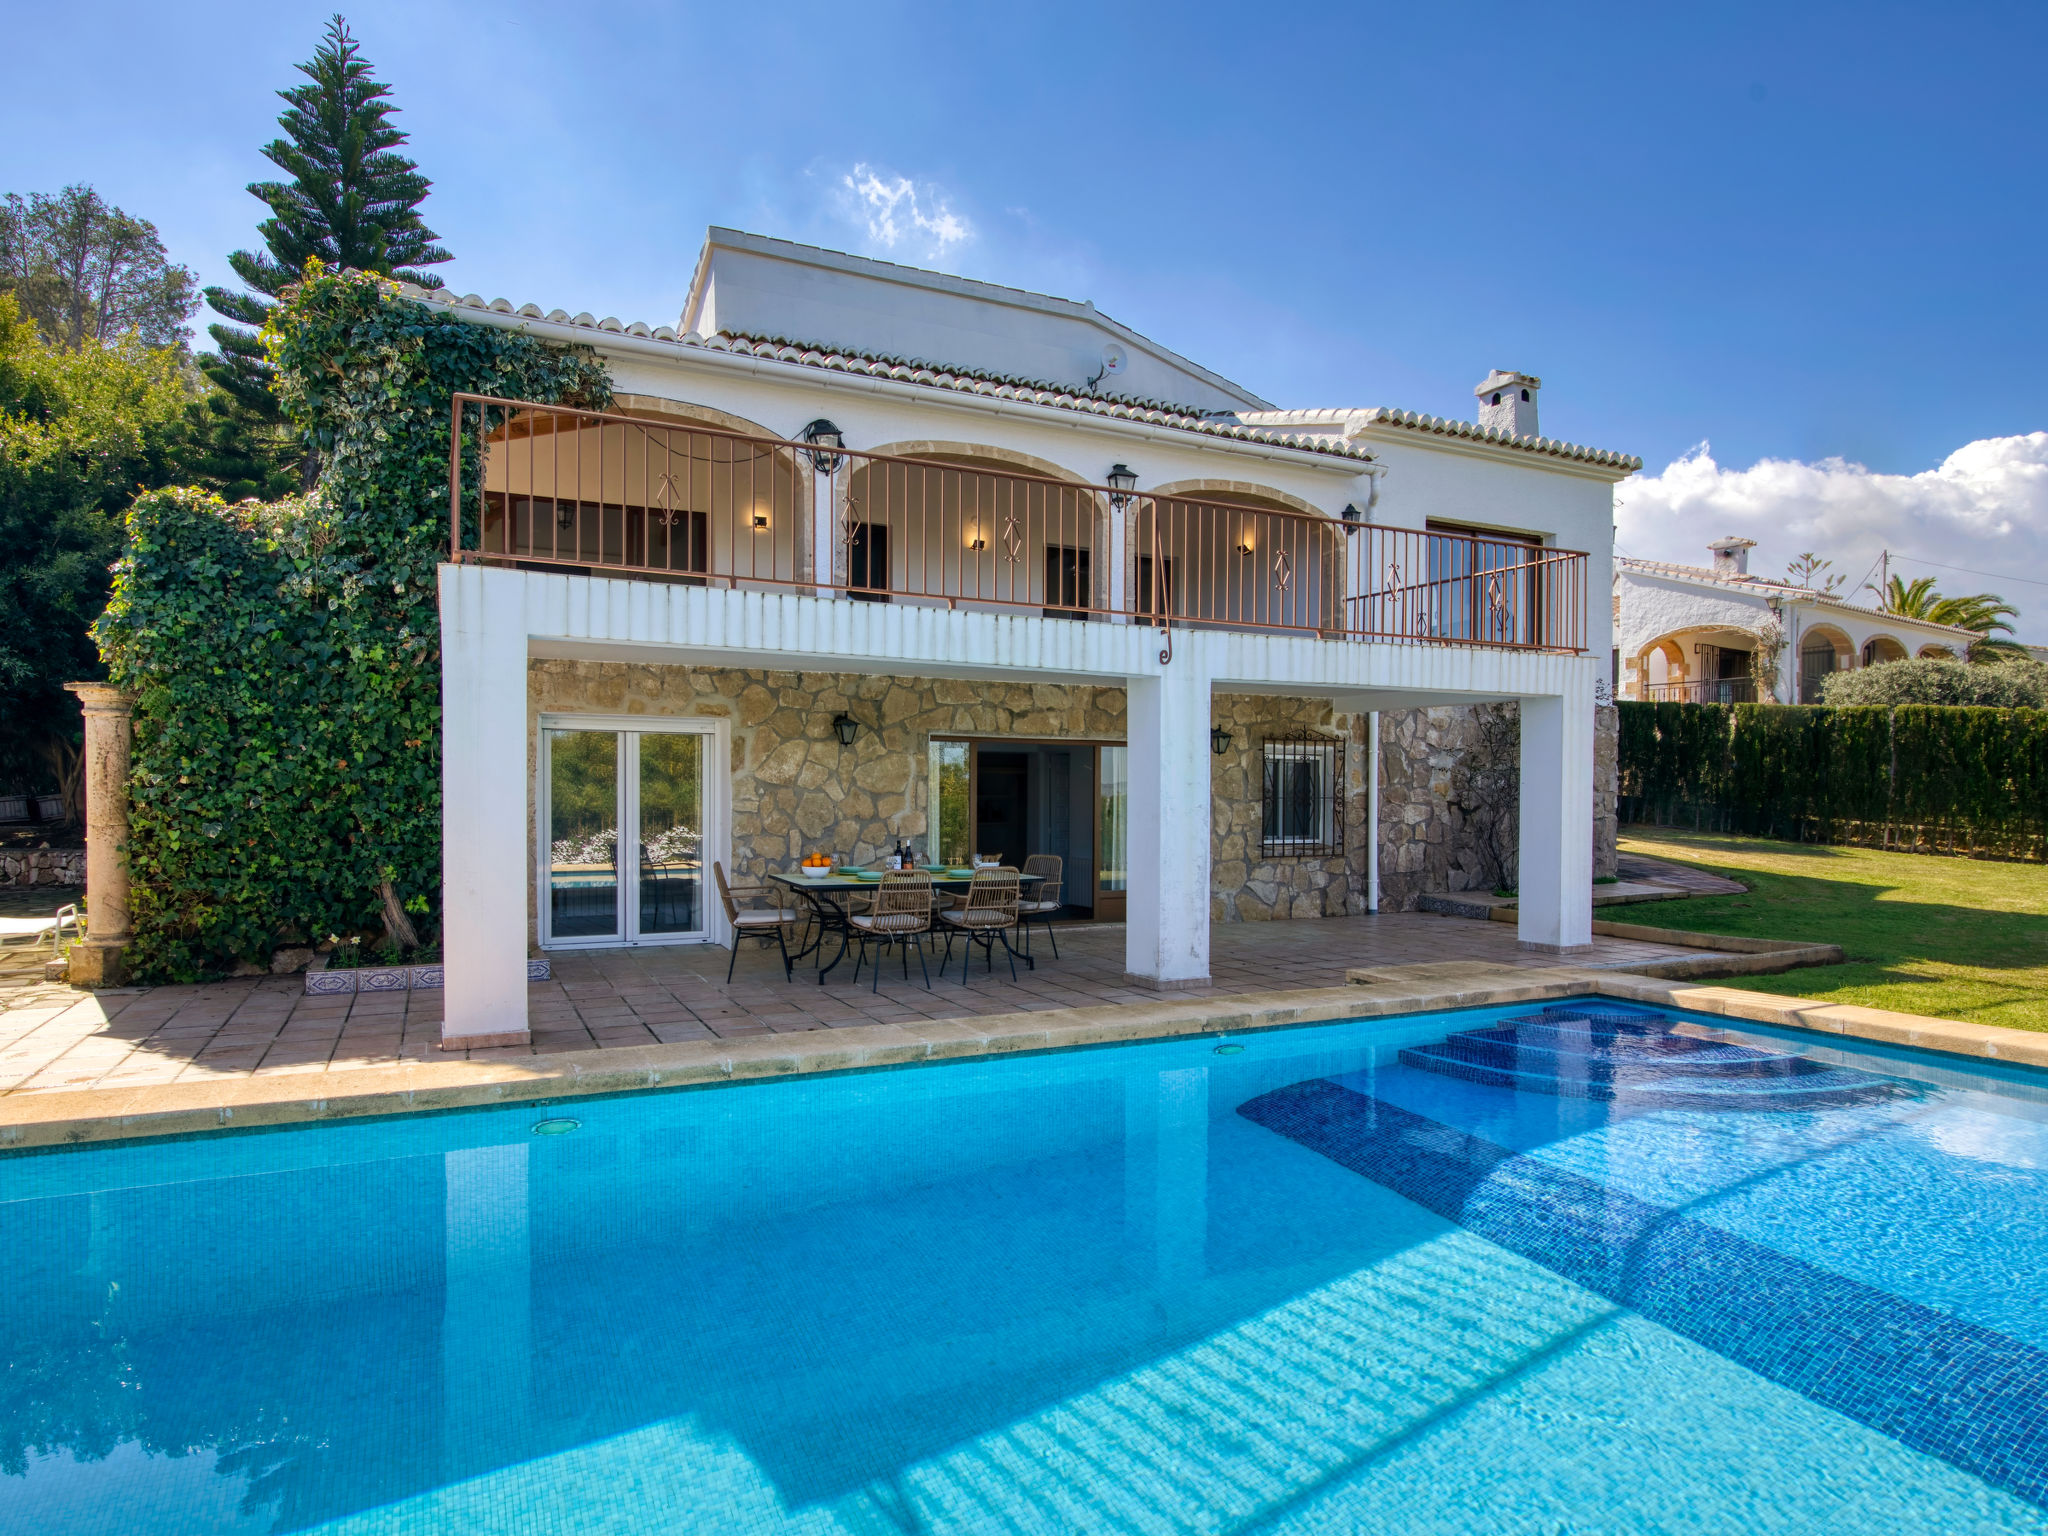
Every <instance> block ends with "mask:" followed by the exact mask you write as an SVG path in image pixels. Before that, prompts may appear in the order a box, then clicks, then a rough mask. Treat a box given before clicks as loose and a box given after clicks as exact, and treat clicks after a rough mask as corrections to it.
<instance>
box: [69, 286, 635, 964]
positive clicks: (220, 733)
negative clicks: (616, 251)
mask: <svg viewBox="0 0 2048 1536" xmlns="http://www.w3.org/2000/svg"><path fill="white" fill-rule="evenodd" d="M264 337H265V342H266V345H267V347H268V349H269V352H270V356H271V358H272V360H273V361H274V362H275V363H276V365H277V368H278V376H277V389H278V394H279V398H280V401H281V403H282V405H283V408H284V411H285V414H286V416H287V417H288V418H289V419H290V420H291V422H292V423H293V425H294V427H296V428H297V430H298V431H299V432H300V434H301V435H302V436H303V437H304V438H305V439H306V440H307V441H309V442H310V443H312V444H313V445H314V446H315V447H316V448H317V449H318V450H319V452H320V455H321V459H322V462H323V464H324V465H325V469H324V470H323V472H322V475H321V478H320V481H319V484H318V485H317V486H316V487H315V489H314V490H313V492H312V493H311V494H310V495H308V496H305V497H297V498H292V499H290V500H286V501H281V502H277V503H273V504H269V505H265V504H261V503H256V502H241V503H237V504H236V505H234V506H228V505H225V504H223V503H222V502H221V500H220V499H219V498H218V497H215V496H211V495H207V494H205V493H202V492H199V491H193V490H170V491H159V492H154V493H151V494H149V495H145V496H143V497H141V498H139V499H138V500H137V501H136V503H135V504H134V506H133V507H132V508H131V509H130V511H129V514H128V544H127V553H126V556H125V558H124V559H123V560H122V561H121V563H120V564H119V565H118V566H117V567H116V568H115V582H114V593H113V598H112V601H111V602H110V603H109V605H108V607H107V611H106V613H105V614H104V615H103V616H102V617H101V619H100V621H99V624H98V626H97V627H96V629H95V637H96V638H97V639H98V641H99V643H100V647H101V650H102V652H103V653H104V655H105V657H106V660H107V666H108V671H109V674H110V676H111V677H112V678H113V680H114V681H115V682H117V683H119V684H121V685H122V686H124V687H127V688H129V689H131V690H133V691H134V692H135V694H136V696H137V703H136V709H135V754H134V773H133V778H132V780H131V786H130V787H131V804H132V810H131V834H130V848H129V863H130V869H131V871H132V874H133V880H134V894H133V906H134V915H135V925H136V937H135V946H134V951H133V955H132V964H133V965H134V967H135V969H136V972H137V974H138V975H139V976H141V977H142V978H144V979H153V980H188V979H192V978H194V977H198V976H203V975H206V974H210V973H214V972H218V971H220V970H222V969H225V968H226V967H227V966H228V965H230V964H231V963H232V962H233V961H234V960H236V959H252V960H254V959H260V958H262V957H263V956H264V955H265V954H267V953H268V951H269V949H270V948H271V947H272V946H273V945H274V944H276V943H278V942H280V941H304V940H308V939H318V938H321V937H324V936H325V935H327V934H329V933H349V932H353V931H359V930H362V929H364V928H366V927H370V926H372V925H374V924H375V922H376V921H377V919H378V915H379V913H380V912H381V911H382V910H383V907H384V903H383V900H382V896H381V892H380V888H381V887H383V886H386V885H388V886H390V887H391V888H392V889H393V892H394V895H395V897H396V898H397V899H399V900H405V899H406V898H410V900H409V901H407V902H406V905H407V907H408V909H409V910H413V911H417V910H419V908H420V907H421V905H422V903H421V902H420V900H419V898H420V897H421V896H424V895H429V894H430V893H437V892H438V890H439V886H440V861H441V854H440V837H441V831H440V829H441V752H440V734H439V733H440V716H441V709H440V616H439V610H438V607H437V593H436V586H435V583H436V569H437V567H438V565H439V563H440V561H441V560H442V559H443V558H444V557H445V553H446V545H447V537H448V422H449V402H450V396H451V395H452V394H454V393H455V392H457V391H462V390H470V391H476V392H478V393H482V394H491V395H500V396H512V397H518V398H527V399H534V400H542V401H561V402H565V403H571V404H579V405H595V406H603V405H605V404H607V403H608V402H609V399H610V390H609V385H608V383H607V380H606V378H605V375H604V372H603V369H602V366H601V365H600V364H599V363H598V362H597V361H596V359H595V358H594V357H592V356H591V355H590V354H589V353H588V351H587V350H585V349H565V348H559V347H552V346H548V345H546V344H544V343H542V342H539V341H536V340H534V339H533V338H531V337H528V336H522V335H520V334H518V333H516V332H513V331H506V330H499V329H497V328H495V327H489V326H481V325H471V324H466V323H464V322H463V321H460V320H457V319H455V318H453V317H452V316H447V315H443V314H439V313H437V312H435V311H434V310H431V309H428V308H427V307H426V306H424V305H420V304H415V303H412V302H410V301H408V300H405V299H402V298H400V297H398V295H397V291H396V288H395V286H394V285H393V284H391V283H390V282H389V281H387V280H383V279H379V278H375V277H370V276H366V275H363V274H360V273H346V274H327V273H321V272H319V271H318V270H317V269H316V268H311V267H309V269H308V276H307V278H306V280H305V281H304V282H302V283H301V284H300V285H299V286H298V288H297V289H296V290H293V291H291V292H290V293H289V294H288V295H287V297H286V299H285V301H284V302H283V303H282V304H281V305H280V306H279V307H278V309H277V310H276V311H274V312H273V314H272V316H271V318H270V322H269V324H268V325H267V326H266V327H265V330H264ZM479 457H480V456H479V455H476V454H470V455H465V460H464V462H465V474H466V475H467V476H469V477H471V479H472V481H473V477H474V476H475V474H476V473H477V470H476V465H477V463H478V461H479ZM472 489H474V486H473V484H472ZM428 915H429V916H431V913H429V914H428ZM426 926H427V927H428V929H429V930H430V932H429V934H423V935H422V937H430V936H431V928H432V923H431V921H430V922H428V923H427V924H426Z"/></svg>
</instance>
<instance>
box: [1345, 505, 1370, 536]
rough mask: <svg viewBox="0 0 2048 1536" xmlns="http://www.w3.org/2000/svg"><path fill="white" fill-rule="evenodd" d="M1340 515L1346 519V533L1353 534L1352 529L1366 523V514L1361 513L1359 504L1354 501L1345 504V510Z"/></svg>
mask: <svg viewBox="0 0 2048 1536" xmlns="http://www.w3.org/2000/svg"><path fill="white" fill-rule="evenodd" d="M1339 515H1340V516H1342V517H1343V519H1344V531H1345V532H1346V533H1349V532H1351V530H1352V529H1354V528H1356V527H1357V526H1358V525H1359V524H1360V523H1363V522H1364V521H1365V514H1364V513H1363V512H1361V511H1359V510H1358V504H1357V503H1356V502H1352V501H1347V502H1345V503H1344V510H1343V512H1342V513H1341V514H1339Z"/></svg>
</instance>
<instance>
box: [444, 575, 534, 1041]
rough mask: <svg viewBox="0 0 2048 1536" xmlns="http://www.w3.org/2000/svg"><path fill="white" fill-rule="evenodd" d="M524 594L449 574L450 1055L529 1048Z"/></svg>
mask: <svg viewBox="0 0 2048 1536" xmlns="http://www.w3.org/2000/svg"><path fill="white" fill-rule="evenodd" d="M523 591H524V583H523V582H522V581H521V580H520V578H519V577H518V576H516V575H514V574H512V573H509V572H498V571H488V570H485V569H484V568H483V567H481V566H475V565H444V566H442V567H441V953H442V962H443V966H444V973H445V977H446V989H447V990H446V991H445V993H444V994H443V997H444V1002H443V1005H442V1006H443V1015H442V1021H441V1048H442V1049H443V1050H466V1049H468V1048H470V1047H472V1046H485V1045H524V1044H525V1043H526V1042H527V1039H528V1035H527V1024H526V891H527V886H528V885H529V884H530V883H531V880H532V873H531V871H530V870H528V868H527V865H526V834H527V822H528V817H529V813H528V809H527V794H526V791H527V779H526V772H527V770H526V622H525V616H524V614H523V612H522V610H521V607H520V596H521V594H522V593H523Z"/></svg>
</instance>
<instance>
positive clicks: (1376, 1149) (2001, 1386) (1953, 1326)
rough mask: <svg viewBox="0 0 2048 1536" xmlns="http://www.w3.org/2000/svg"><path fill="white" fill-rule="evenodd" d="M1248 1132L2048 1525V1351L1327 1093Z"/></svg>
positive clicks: (1478, 1141) (1358, 1098)
mask: <svg viewBox="0 0 2048 1536" xmlns="http://www.w3.org/2000/svg"><path fill="white" fill-rule="evenodd" d="M1238 1113H1239V1114H1241V1115H1243V1116H1244V1117H1245V1118H1246V1119H1248V1120H1251V1121H1253V1122H1254V1123H1256V1124H1258V1125H1262V1126H1265V1127H1266V1128H1267V1129H1269V1130H1272V1131H1275V1132H1277V1133H1278V1134H1280V1135H1282V1136H1285V1137H1287V1138H1288V1139H1289V1140H1291V1141H1294V1142H1297V1143H1298V1144H1300V1145H1302V1146H1304V1147H1307V1148H1309V1149H1310V1150H1312V1151H1314V1152H1317V1153H1320V1154H1321V1155H1323V1156H1324V1157H1327V1158H1329V1159H1330V1160H1331V1161H1333V1162H1335V1163H1338V1164H1339V1165H1341V1166H1342V1167H1345V1168H1348V1169H1350V1170H1352V1171H1353V1172H1355V1173H1358V1174H1362V1175H1363V1176H1364V1177H1366V1178H1368V1179H1371V1180H1373V1181H1374V1182H1375V1183H1377V1184H1381V1185H1384V1186H1385V1187H1387V1188H1389V1189H1392V1190H1394V1191H1395V1192H1397V1193H1399V1194H1401V1195H1404V1196H1406V1197H1407V1198H1408V1199H1410V1200H1413V1201H1415V1202H1416V1203H1417V1204H1419V1205H1422V1206H1424V1207H1425V1208H1427V1209H1429V1210H1431V1211H1434V1212H1436V1213H1437V1214H1438V1215H1440V1216H1444V1217H1447V1218H1448V1219H1450V1220H1452V1221H1455V1222H1457V1223H1459V1224H1460V1225H1461V1226H1464V1227H1466V1228H1469V1229H1470V1230H1472V1231H1474V1232H1476V1233H1478V1234H1479V1235H1480V1236H1482V1237H1485V1238H1487V1239H1488V1240H1489V1241H1491V1242H1494V1243H1497V1244H1499V1245H1500V1246H1501V1247H1503V1248H1506V1249H1508V1250H1510V1251H1512V1252H1515V1253H1518V1254H1521V1255H1523V1256H1524V1257H1526V1258H1529V1259H1533V1260H1534V1261H1536V1262H1537V1263H1539V1264H1542V1265H1544V1266H1545V1267H1546V1268H1549V1269H1551V1270H1553V1271H1554V1272H1556V1273H1558V1274H1561V1275H1563V1276H1565V1277H1566V1278H1568V1279H1570V1280H1573V1281H1576V1282H1577V1283H1578V1284H1580V1285H1583V1286H1585V1287H1586V1288H1587V1289H1588V1290H1591V1291H1593V1292H1595V1293H1597V1294H1599V1295H1601V1296H1604V1297H1606V1298H1607V1299H1609V1300H1610V1301H1614V1302H1616V1303H1619V1304H1620V1305H1623V1306H1626V1307H1629V1308H1632V1309H1633V1310H1634V1311H1636V1312H1638V1313H1640V1314H1641V1315H1642V1316H1644V1317H1646V1318H1648V1319H1650V1320H1651V1321H1653V1322H1655V1323H1658V1324H1660V1325H1661V1326H1663V1327H1666V1328H1669V1329H1670V1330H1671V1331H1672V1332H1674V1333H1677V1334H1680V1335H1682V1336H1683V1337H1685V1338H1688V1339H1691V1340H1692V1341H1694V1342H1695V1343H1697V1344H1700V1345H1703V1346H1704V1347H1706V1348H1708V1349H1711V1350H1713V1351H1714V1352H1715V1353H1717V1354H1719V1355H1721V1356H1723V1357H1725V1358H1727V1359H1729V1360H1732V1361H1734V1362H1735V1363H1736V1364H1738V1365H1741V1366H1744V1367H1746V1368H1747V1369H1749V1370H1751V1371H1754V1372H1756V1373H1757V1374H1758V1375H1759V1376H1762V1377H1764V1378H1765V1379H1767V1380H1769V1381H1772V1382H1775V1383H1777V1384H1778V1385H1779V1386H1782V1387H1786V1388H1789V1389H1790V1390H1792V1391H1795V1392H1798V1393H1800V1394H1801V1395H1802V1396H1804V1397H1806V1398H1808V1399H1810V1400H1811V1401H1813V1402H1816V1403H1819V1404H1821V1405H1822V1406H1824V1407H1827V1408H1831V1409H1833V1410H1835V1411H1836V1412H1838V1413H1841V1414H1844V1415H1846V1416H1847V1417H1849V1418H1851V1419H1854V1420H1856V1421H1857V1422H1858V1423H1861V1424H1864V1425H1867V1426H1868V1427H1869V1428H1871V1429H1873V1430H1876V1431H1877V1432H1878V1433H1880V1434H1883V1435H1887V1436H1890V1437H1891V1438H1892V1439H1894V1440H1896V1441H1898V1442H1899V1443H1900V1444H1902V1445H1906V1446H1908V1447H1911V1448H1912V1449H1914V1450H1917V1451H1922V1452H1924V1453H1926V1454H1928V1455H1932V1456H1937V1457H1940V1458H1941V1459H1942V1460H1944V1461H1946V1462H1948V1463H1949V1464H1950V1465H1952V1466H1955V1467H1958V1468H1960V1469H1961V1470H1963V1471H1965V1472H1968V1473H1970V1474H1972V1475H1974V1476H1976V1477H1979V1478H1982V1479H1983V1480H1984V1481H1986V1482H1988V1483H1991V1484H1993V1485H1994V1486H1996V1487H1999V1488H2002V1489H2005V1490H2006V1491H2008V1492H2010V1493H2012V1494H2015V1495H2017V1496H2019V1497H2021V1498H2024V1499H2027V1500H2029V1501H2031V1502H2033V1503H2035V1504H2037V1505H2041V1506H2043V1507H2044V1508H2048V1407H2044V1405H2048V1351H2044V1350H2041V1349H2038V1348H2036V1347H2034V1346H2032V1345H2030V1344H2026V1343H2024V1342H2022V1341H2020V1340H2017V1339H2014V1338H2011V1337H2009V1336H2007V1335H2005V1334H2002V1333H1999V1332H1996V1331H1995V1330H1992V1329H1989V1328H1984V1327H1980V1326H1978V1325H1977V1324H1974V1323H1970V1322H1966V1321H1964V1320H1962V1319H1960V1318H1957V1317H1953V1316H1951V1315H1949V1314H1947V1313H1944V1312H1939V1311H1936V1310H1934V1309H1933V1308H1931V1307H1924V1306H1921V1305H1919V1304H1917V1303H1915V1302H1911V1301H1907V1300H1905V1299H1903V1298H1901V1297H1898V1296H1893V1295H1891V1294H1889V1293H1887V1292H1884V1291H1880V1290H1877V1289H1875V1288H1873V1287H1871V1286H1867V1285H1864V1284H1862V1283H1860V1282H1858V1281H1855V1280H1851V1279H1848V1278H1846V1277H1844V1276H1841V1275H1837V1274H1833V1273H1831V1272H1830V1271H1828V1270H1825V1269H1821V1268H1819V1267H1818V1266H1816V1265H1813V1264H1809V1263H1807V1262H1805V1261H1804V1260H1801V1259H1797V1258H1793V1257H1791V1256H1789V1255H1787V1254H1782V1253H1779V1252H1777V1251H1775V1250H1773V1249H1770V1248H1766V1247H1763V1246H1762V1245H1760V1244H1757V1243H1753V1242H1750V1241H1748V1240H1747V1239H1745V1238H1741V1237H1737V1236H1735V1235H1733V1234H1731V1233H1728V1232H1725V1231H1722V1230H1720V1229H1718V1228H1715V1227H1711V1226H1708V1225H1707V1224H1705V1223H1704V1222H1700V1221H1695V1220H1693V1219H1692V1218H1691V1217H1689V1216H1687V1215H1685V1214H1684V1213H1683V1212H1682V1211H1679V1210H1676V1209H1673V1208H1671V1207H1668V1206H1662V1205H1656V1204H1653V1203H1651V1202H1649V1201H1645V1200H1640V1199H1637V1198H1636V1197H1635V1196H1633V1195H1630V1194H1628V1193H1627V1192H1626V1191H1623V1190H1620V1189H1617V1188H1614V1187H1611V1186H1608V1185H1605V1184H1601V1183H1598V1182H1595V1181H1594V1180H1591V1179H1588V1178H1585V1177H1582V1176H1581V1175H1579V1174H1575V1173H1569V1172H1566V1171H1564V1170H1561V1169H1558V1168H1555V1167H1552V1166H1549V1165H1548V1164H1545V1163H1543V1162H1540V1161H1538V1160H1536V1159H1534V1158H1530V1157H1524V1156H1521V1155H1519V1154H1517V1153H1514V1152H1510V1151H1509V1150H1508V1149H1507V1148H1505V1147H1501V1146H1498V1145H1496V1144H1495V1143H1493V1142H1491V1141H1488V1140H1486V1139H1485V1138H1483V1137H1479V1136H1474V1135H1471V1134H1469V1133H1467V1132H1464V1131H1461V1130H1459V1129H1457V1128H1456V1127H1454V1126H1450V1125H1445V1124H1442V1123H1441V1122H1438V1121H1435V1120H1431V1119H1428V1118H1425V1117H1424V1116H1421V1115H1417V1114H1414V1113H1412V1112H1411V1111H1409V1110H1405V1109H1402V1108H1401V1107H1399V1106H1398V1105H1395V1104H1391V1103H1388V1102H1387V1101H1386V1100H1384V1099H1379V1098H1376V1097H1373V1096H1371V1095H1368V1094H1364V1093H1359V1092H1357V1091H1356V1090H1354V1089H1351V1088H1347V1087H1344V1086H1342V1085H1341V1084H1338V1083H1335V1082H1331V1081H1329V1080H1327V1079H1323V1078H1314V1079H1310V1080H1309V1081H1307V1082H1301V1083H1296V1084H1293V1085H1292V1086H1290V1087H1286V1088H1280V1089H1276V1090H1274V1091H1273V1092H1271V1093H1266V1094H1262V1095H1260V1096H1259V1097H1257V1098H1255V1099H1252V1100H1250V1101H1249V1102H1247V1103H1246V1104H1244V1105H1242V1106H1240V1108H1239V1110H1238Z"/></svg>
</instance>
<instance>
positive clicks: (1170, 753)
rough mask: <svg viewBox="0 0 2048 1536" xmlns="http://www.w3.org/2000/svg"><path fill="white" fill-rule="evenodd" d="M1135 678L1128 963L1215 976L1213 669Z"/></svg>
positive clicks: (1180, 976) (1143, 971)
mask: <svg viewBox="0 0 2048 1536" xmlns="http://www.w3.org/2000/svg"><path fill="white" fill-rule="evenodd" d="M1128 687H1129V690H1130V693H1129V698H1130V704H1129V714H1128V715H1127V717H1126V718H1127V720H1128V724H1129V741H1130V771H1131V778H1130V810H1131V830H1130V887H1129V897H1128V900H1127V902H1126V905H1125V917H1124V970H1125V973H1126V976H1127V978H1128V979H1129V980H1130V981H1132V982H1134V983H1136V984H1137V985H1139V986H1145V987H1151V988H1153V989H1154V990H1156V991H1161V992H1173V991H1179V990H1182V989H1184V988H1188V987H1193V986H1198V985H1200V984H1201V983H1203V982H1206V981H1207V980H1208V979H1209V800H1210V785H1209V756H1210V752H1209V678H1208V674H1207V673H1205V672H1203V671H1201V670H1199V669H1198V668H1197V666H1196V665H1195V663H1194V659H1193V658H1192V657H1178V658H1176V659H1175V660H1174V661H1173V663H1172V664H1171V665H1169V666H1167V667H1166V668H1165V669H1164V670H1163V671H1162V672H1160V673H1157V674H1155V675H1152V676H1146V677H1133V678H1130V679H1129V680H1128ZM1590 835H1591V834H1590V833H1588V836H1590Z"/></svg>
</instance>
